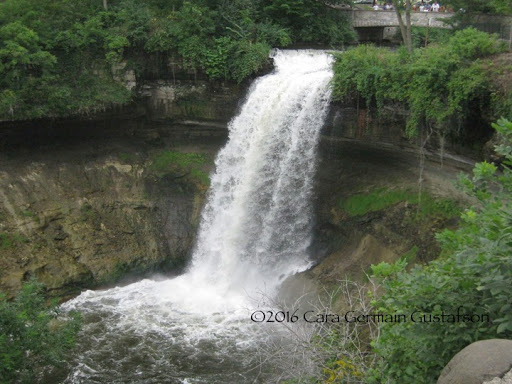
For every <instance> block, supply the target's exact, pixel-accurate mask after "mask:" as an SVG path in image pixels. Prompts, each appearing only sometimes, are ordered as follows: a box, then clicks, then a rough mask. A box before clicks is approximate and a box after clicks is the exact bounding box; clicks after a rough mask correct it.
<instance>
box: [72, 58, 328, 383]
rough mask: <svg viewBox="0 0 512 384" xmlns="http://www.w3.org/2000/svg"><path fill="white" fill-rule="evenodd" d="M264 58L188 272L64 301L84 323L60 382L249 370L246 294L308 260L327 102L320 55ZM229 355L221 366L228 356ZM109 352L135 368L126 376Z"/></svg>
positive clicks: (222, 161) (252, 338)
mask: <svg viewBox="0 0 512 384" xmlns="http://www.w3.org/2000/svg"><path fill="white" fill-rule="evenodd" d="M273 59H274V63H275V68H276V69H275V71H274V72H273V73H271V74H269V75H266V76H263V77H261V78H259V79H257V80H256V81H255V82H254V83H253V84H252V86H251V88H250V90H249V92H248V96H247V98H246V100H245V102H244V104H243V106H242V107H241V110H240V113H239V114H238V116H237V117H235V118H234V119H233V120H232V121H231V123H230V124H229V140H228V142H227V144H226V145H225V147H224V148H223V149H222V150H221V151H220V153H219V154H218V156H217V159H216V162H215V169H216V171H215V172H214V173H213V175H212V176H211V187H210V191H209V195H208V201H207V204H206V206H205V208H204V210H203V213H202V218H201V224H200V228H199V235H198V241H197V245H196V248H195V250H194V254H193V258H192V261H191V264H190V266H189V268H188V270H187V272H186V273H185V274H183V275H181V276H179V277H176V278H174V279H169V280H163V281H156V280H143V281H141V282H138V283H135V284H131V285H129V286H126V287H118V288H113V289H110V290H106V291H87V292H84V293H82V294H81V295H80V296H78V297H77V298H75V299H73V300H71V301H70V302H68V303H66V304H64V306H63V307H64V309H67V310H69V309H77V310H80V311H82V312H83V313H84V317H85V321H84V330H83V331H82V335H83V337H82V339H83V340H82V341H81V342H80V343H81V345H80V349H81V350H84V352H83V353H82V354H80V356H79V357H77V359H76V360H75V361H74V368H73V372H72V374H71V375H70V376H69V377H68V379H67V381H66V382H69V383H79V382H83V380H85V381H87V382H111V381H109V380H108V378H109V377H125V380H127V381H132V380H133V381H136V380H135V378H137V380H138V379H140V380H141V381H143V378H144V377H146V378H147V377H153V378H154V377H159V375H162V374H163V373H162V372H164V373H165V375H167V376H165V377H167V378H168V375H174V376H173V377H175V378H176V381H175V382H177V383H179V382H208V383H214V382H219V383H220V382H226V383H229V382H244V380H243V379H241V378H240V376H237V377H238V378H234V377H233V378H231V376H230V375H232V374H235V375H240V374H241V373H236V372H235V373H233V372H234V371H236V370H233V366H234V364H237V366H238V365H240V364H241V365H242V366H243V365H244V364H246V363H247V362H246V363H243V362H244V361H245V360H247V358H248V357H247V353H243V351H245V349H246V348H250V346H251V345H252V344H253V343H255V342H257V340H259V339H261V338H262V337H263V336H262V334H265V332H267V331H268V330H264V329H263V328H262V327H261V325H259V327H256V328H255V325H254V324H251V322H250V320H249V317H248V316H247V308H248V307H250V305H251V304H250V301H249V300H248V296H250V295H252V294H254V292H257V291H259V290H267V292H272V291H273V289H274V288H275V287H277V286H278V284H279V282H280V281H281V280H282V279H283V278H284V277H286V276H289V275H291V274H293V273H295V272H297V271H300V270H304V269H305V268H307V267H308V266H309V263H310V262H309V259H308V253H307V250H308V247H309V245H310V241H311V227H312V211H311V204H310V200H311V193H312V181H313V175H314V169H315V153H316V147H317V141H318V137H319V131H320V129H321V126H322V124H323V121H324V119H325V116H326V114H327V109H328V105H329V101H330V88H329V81H330V79H331V77H332V70H331V57H330V56H329V55H328V54H326V53H323V52H318V51H276V52H275V53H274V54H273ZM262 332H263V333H262ZM126 337H129V338H130V339H133V340H137V341H136V342H135V341H134V342H135V343H136V344H137V346H138V347H137V348H136V349H134V350H130V349H126V348H125V350H124V352H123V350H122V348H121V346H122V345H123V341H122V340H124V338H126ZM233 348H234V349H236V350H237V351H239V353H240V355H237V354H236V353H234V352H233V350H232V349H233ZM140 350H143V351H144V352H143V353H142V352H140ZM127 353H130V354H131V355H130V356H129V357H128V356H126V354H127ZM233 353H234V355H233V356H234V357H232V359H234V360H233V361H232V362H229V359H228V358H227V354H233ZM140 354H142V355H143V356H144V359H143V360H144V363H142V362H141V361H139V360H141V359H142V358H141V357H140V356H139V355H140ZM162 354H164V355H165V356H167V355H169V356H173V358H174V359H177V361H181V363H180V364H181V365H180V364H178V365H179V366H176V363H175V361H174V360H172V359H171V360H172V361H169V359H162ZM106 356H108V358H105V357H106ZM115 356H117V359H120V360H122V361H126V360H127V359H128V360H129V359H134V360H135V361H137V362H138V363H137V364H139V365H137V364H131V365H130V364H128V366H129V367H130V368H129V369H127V368H126V366H123V364H121V363H119V362H118V361H117V360H116V357H115ZM184 356H185V357H184ZM197 356H203V357H202V359H199V358H197V359H196V357H197ZM187 359H190V361H189V360H187ZM216 359H219V360H222V362H223V364H224V365H225V367H226V368H225V370H226V372H224V371H223V368H222V365H219V364H213V365H212V366H211V367H209V368H205V366H208V364H209V362H212V361H213V362H215V361H216ZM244 359H245V360H244ZM183 361H185V362H186V363H184V362H183ZM187 364H188V365H189V366H188V365H187ZM247 364H248V363H247ZM182 366H188V368H183V367H182ZM208 369H209V371H208ZM123 370H124V371H123ZM205 370H206V371H208V372H207V373H204V372H203V371H205ZM125 371H126V372H125ZM127 372H129V373H127ZM198 372H199V373H198ZM228 372H229V373H228ZM137 375H138V376H137ZM202 375H206V376H202ZM162 377H164V376H162ZM205 377H207V378H208V379H205ZM102 380H106V381H102ZM158 380H159V379H156V380H155V381H150V380H148V381H144V382H159V381H158ZM160 380H161V379H160ZM187 380H190V381H187ZM194 380H197V381H194ZM240 380H242V381H240ZM165 382H168V381H165ZM171 382H174V381H171Z"/></svg>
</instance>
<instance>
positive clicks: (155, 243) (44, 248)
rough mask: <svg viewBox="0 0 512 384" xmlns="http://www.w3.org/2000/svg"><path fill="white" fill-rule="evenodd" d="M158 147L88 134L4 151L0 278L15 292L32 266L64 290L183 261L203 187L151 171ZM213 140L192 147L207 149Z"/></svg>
mask: <svg viewBox="0 0 512 384" xmlns="http://www.w3.org/2000/svg"><path fill="white" fill-rule="evenodd" d="M173 149H174V150H177V151H182V150H184V151H189V150H190V148H181V147H179V146H178V147H176V146H174V148H173ZM161 150H163V149H162V148H161V149H155V148H148V147H146V148H140V147H139V148H136V147H134V146H133V145H129V144H124V145H120V144H119V143H115V144H113V143H111V144H110V145H108V146H107V145H105V144H103V145H100V144H98V145H97V146H93V145H91V143H88V144H76V145H74V146H73V145H72V146H71V147H68V148H66V149H63V148H52V149H50V150H48V151H42V150H39V149H38V150H34V151H33V152H32V153H30V154H23V155H22V154H19V153H16V154H14V155H13V154H11V155H12V156H13V157H12V158H7V157H6V156H2V161H1V163H2V169H1V171H0V270H1V271H2V272H1V274H0V288H1V289H2V290H4V291H5V290H7V291H10V292H12V291H14V290H16V289H17V288H19V287H20V284H21V282H22V281H23V280H27V279H29V278H30V277H32V276H34V277H36V278H37V279H38V280H40V281H42V282H43V283H45V284H46V285H47V287H48V288H49V289H51V290H56V292H55V293H56V294H65V293H68V292H71V291H73V289H75V288H79V287H83V286H94V285H97V284H100V283H110V282H114V281H116V280H118V279H119V278H120V277H122V276H123V275H125V274H128V273H142V272H146V271H162V272H165V271H169V270H179V268H181V267H183V265H184V264H185V262H186V260H187V259H188V257H189V254H190V251H191V247H192V245H193V241H194V236H195V232H196V229H197V225H198V221H199V214H200V210H201V206H202V203H203V199H204V196H205V187H204V186H203V185H200V184H198V183H197V182H196V181H194V180H191V179H189V178H187V177H177V176H176V175H175V174H174V173H172V172H170V173H165V172H159V173H158V174H157V173H156V172H154V171H153V170H152V169H151V164H152V161H151V158H152V156H154V153H158V152H159V151H161ZM215 150H217V146H216V145H213V147H212V146H206V147H205V146H202V147H201V146H196V147H195V148H194V152H195V153H204V154H205V158H207V159H211V158H212V157H213V156H210V154H209V152H210V151H215ZM204 169H205V170H206V171H207V170H208V164H206V165H205V166H204Z"/></svg>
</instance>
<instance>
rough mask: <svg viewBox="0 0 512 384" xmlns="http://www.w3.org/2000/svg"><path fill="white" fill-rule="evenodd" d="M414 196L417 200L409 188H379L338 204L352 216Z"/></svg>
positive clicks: (364, 213)
mask: <svg viewBox="0 0 512 384" xmlns="http://www.w3.org/2000/svg"><path fill="white" fill-rule="evenodd" d="M414 198H416V200H417V196H415V194H413V193H412V192H410V191H408V190H403V189H391V190H390V189H387V188H378V189H374V190H373V191H370V192H368V193H363V194H357V195H352V196H350V197H349V198H348V199H346V200H345V201H342V200H340V201H339V203H338V205H339V207H340V208H341V209H342V210H343V211H345V212H346V213H348V214H349V215H350V216H363V215H366V214H367V213H369V212H376V211H380V210H382V209H385V208H388V207H391V206H393V205H395V204H397V203H399V202H401V201H411V200H413V199H414Z"/></svg>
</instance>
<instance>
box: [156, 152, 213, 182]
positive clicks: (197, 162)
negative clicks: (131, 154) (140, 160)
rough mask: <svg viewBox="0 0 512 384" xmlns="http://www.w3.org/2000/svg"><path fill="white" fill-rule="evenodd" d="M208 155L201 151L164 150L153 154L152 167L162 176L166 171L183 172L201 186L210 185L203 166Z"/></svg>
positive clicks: (182, 173)
mask: <svg viewBox="0 0 512 384" xmlns="http://www.w3.org/2000/svg"><path fill="white" fill-rule="evenodd" d="M206 160H207V157H206V156H205V155H203V154H200V153H181V152H173V151H164V152H161V153H158V154H156V155H155V156H153V159H152V163H151V166H150V169H151V170H152V171H153V172H155V173H156V174H158V175H160V176H162V175H164V174H166V173H176V174H181V175H183V176H186V177H188V178H189V180H190V181H192V182H194V183H196V184H198V185H199V186H203V187H204V186H208V185H209V184H210V178H209V176H208V174H207V173H206V172H204V171H203V170H202V169H201V167H202V166H203V165H204V164H205V163H206Z"/></svg>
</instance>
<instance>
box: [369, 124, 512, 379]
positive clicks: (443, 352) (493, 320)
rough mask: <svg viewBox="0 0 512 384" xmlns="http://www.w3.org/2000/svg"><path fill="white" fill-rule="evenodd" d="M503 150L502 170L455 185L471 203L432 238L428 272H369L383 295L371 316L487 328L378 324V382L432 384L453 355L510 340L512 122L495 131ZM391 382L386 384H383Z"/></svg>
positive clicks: (483, 168)
mask: <svg viewBox="0 0 512 384" xmlns="http://www.w3.org/2000/svg"><path fill="white" fill-rule="evenodd" d="M494 126H495V128H496V129H497V130H498V132H499V134H500V136H501V139H502V142H503V144H501V145H499V146H497V147H496V151H497V152H498V153H499V154H500V155H502V156H503V158H504V159H505V161H504V162H503V164H502V170H501V171H499V170H498V168H497V167H496V166H495V165H493V164H489V163H486V162H483V163H478V164H477V165H476V166H475V168H474V170H473V176H472V177H469V176H467V175H463V176H461V178H460V184H461V186H462V187H463V188H464V189H465V191H466V192H467V193H468V194H469V195H471V196H473V197H474V198H475V200H476V201H477V203H476V204H475V206H474V207H472V208H470V209H468V210H466V211H465V212H464V214H463V215H462V225H461V226H460V228H459V229H458V230H456V231H450V230H445V231H444V232H442V233H441V234H439V235H438V240H439V241H440V243H441V245H442V249H443V251H442V255H441V257H440V258H439V259H438V260H435V261H433V262H431V263H430V264H429V265H428V266H420V265H417V266H414V267H413V268H412V269H410V270H409V271H408V270H406V264H407V263H406V260H405V259H401V260H400V261H398V262H397V263H395V264H391V265H390V264H386V263H382V264H379V265H378V266H374V267H373V270H374V273H375V275H376V277H377V278H379V279H381V280H382V284H383V287H384V290H385V291H384V292H385V293H384V294H383V295H382V296H381V297H379V298H378V299H377V300H376V303H375V305H376V312H379V313H389V314H400V313H405V314H411V313H412V312H414V311H419V312H421V313H426V314H432V315H437V316H442V314H443V313H445V314H457V311H458V308H459V307H462V309H461V313H463V314H467V315H479V316H482V315H488V316H489V319H490V322H486V321H484V322H481V321H476V318H474V320H475V321H474V322H473V321H455V322H448V321H445V322H443V323H440V322H411V321H408V322H402V323H380V324H379V326H380V337H379V338H378V339H377V340H375V341H374V350H375V351H376V353H377V354H378V355H380V356H381V358H382V360H381V362H380V365H379V366H378V367H377V368H376V369H374V371H373V373H372V375H373V379H374V381H375V382H377V383H381V382H390V383H405V382H417V383H434V382H435V381H436V379H437V377H438V376H439V373H440V371H441V369H442V368H443V367H444V365H446V363H447V362H448V361H449V360H450V359H451V358H452V357H453V355H454V354H455V353H457V352H458V351H459V350H461V349H462V348H463V347H465V346H466V345H468V344H470V343H472V342H474V341H477V340H482V339H491V338H512V311H511V308H512V302H511V298H512V285H511V284H510V281H511V279H512V258H511V257H510V255H511V254H512V225H511V220H512V201H511V199H510V196H511V195H512V169H511V168H510V166H512V123H511V122H510V121H508V120H504V119H503V120H500V121H499V123H498V124H497V125H494ZM388 380H389V381H388Z"/></svg>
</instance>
